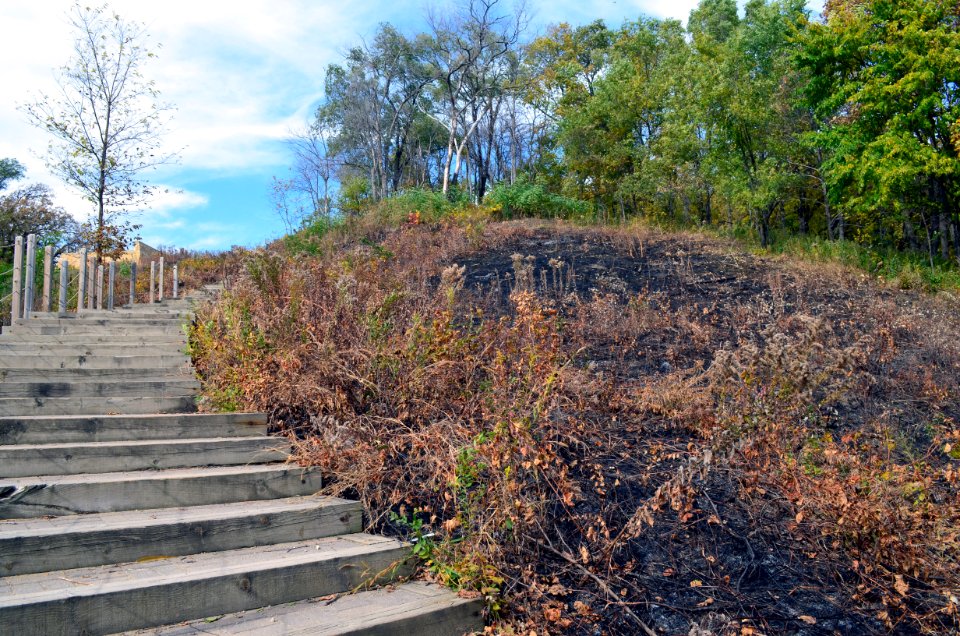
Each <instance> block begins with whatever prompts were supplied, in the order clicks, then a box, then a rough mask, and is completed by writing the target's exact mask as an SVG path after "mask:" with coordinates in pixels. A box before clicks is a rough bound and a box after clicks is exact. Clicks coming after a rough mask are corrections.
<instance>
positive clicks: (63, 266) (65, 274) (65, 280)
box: [57, 256, 70, 316]
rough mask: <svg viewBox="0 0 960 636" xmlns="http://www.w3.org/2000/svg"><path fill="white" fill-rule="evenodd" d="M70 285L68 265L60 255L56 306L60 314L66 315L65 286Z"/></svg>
mask: <svg viewBox="0 0 960 636" xmlns="http://www.w3.org/2000/svg"><path fill="white" fill-rule="evenodd" d="M68 287H70V266H69V265H67V259H66V258H64V257H63V256H61V257H60V298H59V300H60V305H59V306H58V307H57V309H58V313H59V314H60V315H61V316H66V315H67V288H68Z"/></svg>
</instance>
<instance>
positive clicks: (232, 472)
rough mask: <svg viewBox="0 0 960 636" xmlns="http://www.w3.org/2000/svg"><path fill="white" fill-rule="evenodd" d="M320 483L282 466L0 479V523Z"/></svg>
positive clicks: (307, 472)
mask: <svg viewBox="0 0 960 636" xmlns="http://www.w3.org/2000/svg"><path fill="white" fill-rule="evenodd" d="M321 485H322V481H321V478H320V472H319V471H318V470H315V469H308V468H298V467H296V466H289V465H285V464H255V465H250V466H217V467H208V468H174V469H168V470H149V471H130V472H122V473H99V474H91V475H44V476H40V477H19V478H16V479H0V519H24V518H29V517H40V516H45V515H54V516H59V515H75V514H83V513H88V512H118V511H121V510H140V509H147V508H172V507H177V506H203V505H207V504H217V503H230V502H236V501H262V500H269V499H280V498H284V497H299V496H303V495H312V494H314V493H316V492H317V491H318V490H320V488H321ZM253 505H254V504H251V506H253ZM0 624H2V623H0Z"/></svg>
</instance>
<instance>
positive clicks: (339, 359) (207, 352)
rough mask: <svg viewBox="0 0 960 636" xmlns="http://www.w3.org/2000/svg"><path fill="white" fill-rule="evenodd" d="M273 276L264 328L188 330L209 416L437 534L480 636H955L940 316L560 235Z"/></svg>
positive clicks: (417, 528)
mask: <svg viewBox="0 0 960 636" xmlns="http://www.w3.org/2000/svg"><path fill="white" fill-rule="evenodd" d="M370 237H373V238H374V240H373V241H371V240H370ZM271 258H274V257H271ZM282 261H283V259H282V257H280V256H278V257H275V258H274V260H270V259H267V260H266V261H264V262H263V263H261V264H259V265H257V267H255V268H251V271H253V275H251V277H250V281H249V286H250V288H251V289H253V288H257V294H259V295H258V296H256V297H255V299H254V296H253V295H250V296H246V297H245V296H244V295H243V285H242V284H241V286H240V289H239V290H238V292H237V295H236V296H235V297H234V299H233V301H231V302H234V303H238V304H237V305H236V306H235V307H234V308H233V310H236V309H238V308H242V309H243V311H246V312H248V313H249V314H250V315H252V316H254V320H253V321H252V323H251V324H247V325H246V327H243V328H239V327H238V328H237V329H236V330H234V331H231V327H230V321H231V320H232V318H230V317H231V316H235V315H238V312H236V311H233V310H231V309H230V308H229V307H227V308H226V309H224V308H221V309H219V310H211V314H210V315H208V316H205V317H204V318H206V319H207V320H208V321H209V323H208V324H210V325H219V327H217V328H216V329H214V330H213V331H212V332H211V333H208V334H206V335H207V336H208V337H209V340H210V342H213V341H214V340H217V342H218V344H217V347H212V346H210V345H207V347H206V349H205V346H204V344H203V340H202V337H203V334H200V336H197V335H195V336H194V339H193V342H194V343H195V344H196V350H197V351H198V352H199V353H198V365H199V366H200V368H201V369H207V370H208V371H209V373H208V377H211V378H212V377H214V375H215V374H214V373H213V371H214V370H218V372H219V375H220V376H223V375H224V373H223V372H224V370H225V369H227V370H229V371H230V373H233V374H234V375H233V376H232V377H233V378H234V380H233V385H228V384H227V383H220V384H217V383H215V382H209V383H208V393H209V394H212V395H223V394H225V393H226V392H228V391H233V390H235V391H237V392H238V393H239V394H240V396H241V406H243V407H245V408H263V409H268V410H272V411H273V412H274V413H275V417H274V423H275V425H276V426H277V427H278V428H279V429H283V430H291V431H296V433H297V436H298V445H299V447H300V449H301V458H302V461H304V462H305V463H312V464H318V465H320V466H322V467H324V468H325V469H326V470H328V471H329V473H330V474H331V475H333V476H335V479H334V480H333V481H332V485H331V492H338V493H346V494H351V495H355V496H359V497H360V498H361V499H362V500H363V501H364V503H365V505H366V506H367V510H368V513H369V514H370V518H371V525H372V527H374V528H375V529H378V530H385V531H388V532H397V533H401V534H406V535H408V536H412V537H413V538H414V539H416V538H417V537H418V536H419V537H422V536H423V535H422V533H423V531H424V528H427V529H429V530H430V531H431V532H433V533H435V535H434V536H435V537H438V538H432V539H430V540H429V541H423V540H421V544H420V545H421V547H423V548H424V553H425V554H427V555H428V561H427V564H428V566H429V567H428V570H429V572H430V575H431V576H433V577H435V578H437V579H438V580H441V581H442V582H445V583H448V584H452V585H458V586H460V587H463V588H465V590H466V591H465V593H469V592H470V591H471V590H472V591H474V593H480V594H484V595H485V596H487V597H488V599H489V600H490V606H491V613H490V621H491V625H492V629H493V630H494V631H497V630H503V631H510V630H513V631H515V632H523V633H529V632H530V631H532V630H536V631H537V632H538V633H541V634H542V633H569V634H583V633H597V634H601V633H611V634H634V633H643V632H646V631H647V630H650V631H652V632H654V633H661V634H687V633H692V634H706V633H718V634H719V633H723V634H727V633H737V634H751V633H754V634H756V633H789V634H834V633H844V634H845V633H889V632H897V633H942V632H945V631H952V630H956V629H957V626H958V623H957V596H958V595H960V586H958V582H960V577H958V575H957V572H956V571H955V570H956V569H957V568H956V560H957V557H958V555H960V552H958V538H957V530H956V528H957V523H958V521H960V515H958V511H960V495H958V484H957V481H958V468H960V466H958V464H960V461H958V460H960V453H958V452H957V448H960V431H958V425H957V421H958V420H960V387H958V384H957V383H958V377H960V338H958V336H960V319H958V317H957V316H958V314H957V311H956V310H957V304H956V301H955V300H953V299H951V298H949V297H938V298H934V297H927V296H924V295H922V294H920V293H917V292H903V291H900V290H896V289H892V288H889V287H886V286H883V285H880V284H878V283H877V282H876V281H874V280H872V279H871V278H870V277H868V276H866V275H864V274H862V273H858V272H852V271H846V270H839V269H836V270H834V269H825V268H823V267H815V266H812V265H806V264H802V263H796V262H791V261H786V260H776V259H770V258H765V257H759V256H754V255H750V254H746V253H744V252H742V251H740V250H738V249H737V248H736V246H734V245H732V244H730V243H727V242H724V241H721V240H717V239H712V238H707V237H704V236H699V235H695V234H666V233H659V232H654V231H647V230H642V229H630V230H623V229H598V228H580V227H574V226H569V225H564V224H549V223H501V224H489V225H486V226H483V227H481V228H480V229H479V230H478V229H476V228H473V227H467V228H466V229H465V228H464V227H463V225H453V226H450V225H447V226H434V227H429V226H427V227H425V226H414V227H404V228H401V229H399V230H396V231H390V232H383V231H380V230H378V232H377V233H376V234H370V235H368V237H367V238H362V239H361V240H354V239H350V238H349V237H348V238H347V239H344V240H341V241H340V242H339V243H338V244H337V245H336V250H334V251H331V252H330V253H329V255H328V256H327V257H325V258H321V259H318V262H317V263H315V264H314V265H313V266H312V269H309V270H308V271H307V272H306V273H301V274H298V275H294V274H292V273H290V272H289V271H288V270H285V269H284V268H283V267H284V266H283V264H282ZM271 263H272V264H271ZM286 267H288V268H289V267H290V266H289V264H288V265H287V266H286ZM271 268H277V272H278V273H277V274H276V275H275V276H274V278H275V280H273V279H270V280H267V279H268V278H269V276H266V275H265V274H263V272H266V271H273V270H272V269H271ZM461 268H462V269H461ZM300 269H301V270H302V269H303V266H302V264H301V265H300ZM258 272H259V273H258ZM285 272H286V273H285ZM244 298H246V300H244ZM241 301H242V302H241ZM243 303H246V304H243ZM294 309H295V310H296V312H295V313H294V311H293V310H294ZM232 311H233V313H231V312H232ZM239 313H242V312H239ZM244 315H246V314H244ZM258 316H259V318H257V317H258ZM241 322H242V321H241ZM291 325H292V326H291ZM241 326H242V325H241ZM251 329H253V331H256V332H257V333H258V334H259V335H258V336H257V338H258V339H254V340H251V336H250V334H251ZM234 341H235V344H234V345H231V344H230V343H231V342H234ZM254 341H256V342H259V343H260V344H256V342H254ZM224 343H226V345H224ZM251 343H254V344H251ZM224 346H226V351H225V350H224V349H223V347H224ZM231 347H232V348H231ZM226 353H229V355H226ZM253 367H256V368H258V369H262V368H266V369H268V370H269V374H267V377H266V378H265V379H262V378H260V377H259V376H257V380H256V381H250V378H252V377H253V376H252V375H251V376H250V378H247V376H245V375H244V374H245V373H246V372H247V371H248V370H250V369H252V368H253ZM238 387H239V388H238ZM390 513H393V515H392V516H391V514H390ZM421 523H422V524H424V526H423V527H421V525H420V524H421ZM647 633H649V632H647Z"/></svg>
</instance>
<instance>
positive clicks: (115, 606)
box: [0, 534, 412, 636]
mask: <svg viewBox="0 0 960 636" xmlns="http://www.w3.org/2000/svg"><path fill="white" fill-rule="evenodd" d="M411 570H412V564H411V563H410V548H409V547H408V546H405V545H403V544H402V543H400V542H399V541H396V540H393V539H387V538H384V537H375V536H371V535H367V534H349V535H343V536H340V537H329V538H322V539H314V540H310V541H300V542H297V543H280V544H277V545H272V546H268V547H254V548H242V549H239V550H227V551H223V552H207V553H203V554H196V555H191V556H186V557H176V558H172V559H159V560H150V561H142V562H134V563H123V564H119V565H110V566H98V567H94V568H79V569H74V570H59V571H54V572H44V573H42V574H24V575H20V576H11V577H7V578H3V579H0V625H3V626H4V627H5V629H6V630H7V632H8V633H10V634H18V635H19V636H31V635H34V634H36V635H46V634H109V633H113V632H120V631H124V630H130V629H137V628H142V627H150V626H154V625H162V624H168V623H176V622H179V621H184V620H190V619H195V618H203V617H205V616H216V615H219V614H226V613H230V612H238V611H242V610H246V609H253V608H256V607H263V606H265V605H279V604H282V603H289V602H291V601H298V600H303V599H306V598H311V597H315V596H325V595H327V594H335V593H338V592H344V591H348V590H353V589H356V588H360V587H364V586H369V585H373V584H375V583H385V582H388V581H391V580H394V579H396V578H397V577H398V576H402V575H406V574H409V573H410V572H411Z"/></svg>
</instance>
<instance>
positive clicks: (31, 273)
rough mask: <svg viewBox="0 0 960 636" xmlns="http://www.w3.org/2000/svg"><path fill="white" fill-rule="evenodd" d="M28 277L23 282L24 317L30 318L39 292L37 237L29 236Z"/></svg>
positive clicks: (34, 235)
mask: <svg viewBox="0 0 960 636" xmlns="http://www.w3.org/2000/svg"><path fill="white" fill-rule="evenodd" d="M25 269H26V270H27V271H26V275H25V276H24V281H23V317H24V318H29V317H30V312H32V311H33V295H34V293H35V292H36V290H37V280H36V275H37V272H36V269H37V235H36V234H29V235H27V261H26V268H25Z"/></svg>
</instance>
